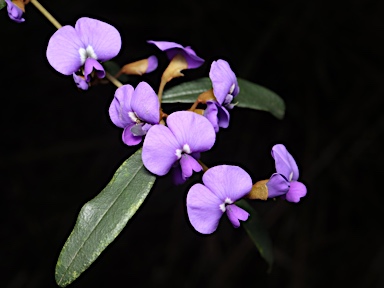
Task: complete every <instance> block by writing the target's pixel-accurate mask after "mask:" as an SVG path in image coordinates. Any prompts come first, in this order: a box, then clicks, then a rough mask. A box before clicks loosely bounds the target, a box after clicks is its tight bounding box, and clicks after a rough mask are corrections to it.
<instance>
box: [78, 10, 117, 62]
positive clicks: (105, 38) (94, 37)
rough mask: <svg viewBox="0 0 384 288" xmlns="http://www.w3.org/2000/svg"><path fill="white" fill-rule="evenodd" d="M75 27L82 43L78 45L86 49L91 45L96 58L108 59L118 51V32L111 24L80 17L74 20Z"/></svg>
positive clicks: (102, 60) (100, 59)
mask: <svg viewBox="0 0 384 288" xmlns="http://www.w3.org/2000/svg"><path fill="white" fill-rule="evenodd" d="M75 29H76V31H77V32H78V35H79V37H80V39H81V41H82V43H83V46H80V47H83V48H84V49H86V48H87V47H88V46H91V47H92V49H93V51H94V52H95V54H96V56H97V60H99V61H101V62H104V61H107V60H110V59H111V58H113V57H115V56H116V55H117V54H118V53H119V52H120V48H121V37H120V33H119V31H117V29H116V28H115V27H113V26H112V25H110V24H108V23H105V22H103V21H100V20H96V19H92V18H88V17H82V18H80V19H78V20H77V21H76V25H75ZM80 47H78V48H80Z"/></svg>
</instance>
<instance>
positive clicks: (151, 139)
mask: <svg viewBox="0 0 384 288" xmlns="http://www.w3.org/2000/svg"><path fill="white" fill-rule="evenodd" d="M169 117H170V116H168V118H169ZM180 148H182V147H180V144H179V143H178V142H177V140H176V138H175V136H174V135H173V133H172V132H171V130H169V128H168V127H165V126H164V125H154V126H153V127H152V128H151V129H149V130H148V132H147V135H146V136H145V138H144V143H143V152H142V159H143V163H144V166H145V167H146V168H147V169H148V170H149V171H150V172H152V173H154V174H156V175H159V176H163V175H165V174H167V173H168V171H169V170H170V169H171V167H172V165H173V164H174V163H175V162H176V161H177V160H178V157H177V155H176V150H177V149H180Z"/></svg>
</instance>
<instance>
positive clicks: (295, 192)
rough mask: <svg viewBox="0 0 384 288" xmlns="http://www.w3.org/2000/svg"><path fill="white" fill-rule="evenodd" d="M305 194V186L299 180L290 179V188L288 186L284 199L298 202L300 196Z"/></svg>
mask: <svg viewBox="0 0 384 288" xmlns="http://www.w3.org/2000/svg"><path fill="white" fill-rule="evenodd" d="M305 195H307V187H305V185H304V184H303V183H301V182H298V181H292V182H291V188H289V191H288V193H287V194H286V195H285V199H286V200H287V201H289V202H294V203H298V202H299V201H300V198H301V197H304V196H305Z"/></svg>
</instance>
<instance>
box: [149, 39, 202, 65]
mask: <svg viewBox="0 0 384 288" xmlns="http://www.w3.org/2000/svg"><path fill="white" fill-rule="evenodd" d="M147 42H148V43H150V44H154V45H156V46H157V48H159V49H160V50H162V51H164V52H165V53H166V54H167V57H168V59H170V60H171V59H172V58H173V57H175V56H176V55H177V54H181V55H183V56H184V58H185V60H186V61H187V63H188V69H193V68H197V67H200V66H201V65H202V64H203V63H204V61H205V60H204V59H202V58H200V57H199V56H197V55H196V53H195V51H193V50H192V48H191V47H190V46H187V47H183V46H182V45H180V44H177V43H175V42H168V41H152V40H149V41H147Z"/></svg>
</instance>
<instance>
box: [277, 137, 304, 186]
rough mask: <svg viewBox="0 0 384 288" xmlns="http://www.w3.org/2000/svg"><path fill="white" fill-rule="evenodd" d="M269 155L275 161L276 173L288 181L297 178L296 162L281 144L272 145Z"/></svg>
mask: <svg viewBox="0 0 384 288" xmlns="http://www.w3.org/2000/svg"><path fill="white" fill-rule="evenodd" d="M271 153H272V157H273V158H274V159H275V167H276V172H277V173H280V174H283V175H284V176H285V177H286V178H287V179H288V180H289V181H292V180H297V179H298V178H299V169H298V167H297V164H296V161H295V159H293V157H292V155H291V154H290V153H289V152H288V150H287V148H285V146H284V145H283V144H276V145H274V146H273V147H272V152H271Z"/></svg>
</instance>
